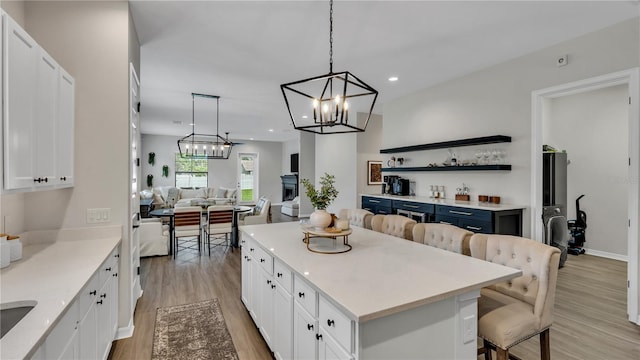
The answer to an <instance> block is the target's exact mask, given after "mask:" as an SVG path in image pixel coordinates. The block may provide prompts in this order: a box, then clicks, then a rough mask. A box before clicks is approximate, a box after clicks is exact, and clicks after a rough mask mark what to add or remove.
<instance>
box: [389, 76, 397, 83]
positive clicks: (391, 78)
mask: <svg viewBox="0 0 640 360" xmlns="http://www.w3.org/2000/svg"><path fill="white" fill-rule="evenodd" d="M389 81H391V82H394V81H398V77H397V76H392V77H390V78H389Z"/></svg>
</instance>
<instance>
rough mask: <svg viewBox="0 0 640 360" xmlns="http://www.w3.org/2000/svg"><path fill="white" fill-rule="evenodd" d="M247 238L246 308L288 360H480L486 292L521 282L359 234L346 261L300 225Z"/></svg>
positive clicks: (493, 269) (474, 263) (465, 261)
mask: <svg viewBox="0 0 640 360" xmlns="http://www.w3.org/2000/svg"><path fill="white" fill-rule="evenodd" d="M240 229H241V231H242V240H241V245H242V261H243V266H242V271H243V273H242V301H243V302H244V304H245V306H246V307H247V309H248V310H249V313H250V314H251V316H252V317H253V319H254V320H255V322H256V325H257V326H258V327H259V329H260V332H261V334H262V335H263V337H264V338H265V341H266V342H267V344H268V345H269V346H270V348H271V350H272V351H273V352H274V354H275V356H276V358H278V359H289V358H295V359H315V358H319V359H329V358H332V359H476V358H477V356H476V328H477V297H478V296H479V294H480V289H481V288H482V287H484V286H487V285H490V284H493V283H496V282H500V281H504V280H508V279H510V278H513V277H517V276H519V275H520V274H521V272H520V271H519V270H517V269H512V268H508V267H504V266H500V265H497V264H493V263H489V262H485V261H481V260H478V259H474V258H471V257H468V256H463V255H459V254H455V253H451V252H447V251H444V250H440V249H436V248H432V247H429V246H426V245H422V244H418V243H414V242H411V241H407V240H404V239H400V238H396V237H393V236H388V235H385V234H381V233H377V232H374V231H371V230H366V229H361V228H358V227H353V233H352V234H351V235H350V236H349V244H351V245H352V247H353V249H352V250H351V251H349V252H346V253H342V254H317V253H313V252H310V251H308V250H307V249H306V246H305V244H304V243H303V242H302V239H303V237H304V234H303V233H302V230H301V227H300V225H299V224H298V223H279V224H266V225H251V226H242V227H241V228H240ZM312 241H324V242H328V243H331V242H332V241H333V240H331V239H312ZM341 241H342V240H341V239H338V240H337V242H338V243H340V242H341Z"/></svg>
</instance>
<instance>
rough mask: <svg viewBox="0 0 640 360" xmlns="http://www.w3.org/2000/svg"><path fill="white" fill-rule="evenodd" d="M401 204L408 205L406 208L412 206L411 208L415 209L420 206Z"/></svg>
mask: <svg viewBox="0 0 640 360" xmlns="http://www.w3.org/2000/svg"><path fill="white" fill-rule="evenodd" d="M403 206H404V207H408V208H412V209H417V208H419V207H420V206H417V205H407V204H404V205H403Z"/></svg>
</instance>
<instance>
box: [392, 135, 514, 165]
mask: <svg viewBox="0 0 640 360" xmlns="http://www.w3.org/2000/svg"><path fill="white" fill-rule="evenodd" d="M505 142H511V136H505V135H492V136H483V137H476V138H469V139H461V140H450V141H442V142H435V143H429V144H421V145H410V146H402V147H396V148H389V149H381V150H380V153H381V154H395V153H401V152H409V151H421V150H434V149H446V148H454V147H460V146H473V145H486V144H497V143H505ZM484 170H495V169H484ZM500 170H506V169H500ZM509 170H510V169H509ZM383 171H384V169H383Z"/></svg>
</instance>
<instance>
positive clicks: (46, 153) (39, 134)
mask: <svg viewBox="0 0 640 360" xmlns="http://www.w3.org/2000/svg"><path fill="white" fill-rule="evenodd" d="M37 53H38V58H37V59H38V60H37V66H38V71H37V77H36V92H35V96H36V98H35V106H34V121H33V128H32V131H33V140H34V144H33V147H34V149H35V153H34V157H33V164H34V170H33V175H34V176H35V177H36V178H37V179H38V182H37V183H36V186H52V185H56V184H57V180H58V177H57V176H56V175H57V164H56V153H57V149H56V143H57V141H56V137H55V134H56V131H57V126H56V125H57V110H58V104H57V100H58V97H57V94H58V75H59V71H60V70H59V66H58V63H56V61H55V60H54V59H53V58H52V57H51V56H49V54H47V52H46V51H44V49H42V48H38V51H37ZM9 91H11V89H10V90H9Z"/></svg>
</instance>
